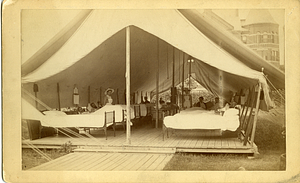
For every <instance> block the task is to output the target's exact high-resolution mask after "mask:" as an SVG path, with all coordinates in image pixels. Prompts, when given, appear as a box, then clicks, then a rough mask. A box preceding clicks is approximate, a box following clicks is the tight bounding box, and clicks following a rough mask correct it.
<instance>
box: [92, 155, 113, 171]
mask: <svg viewBox="0 0 300 183" xmlns="http://www.w3.org/2000/svg"><path fill="white" fill-rule="evenodd" d="M109 154H110V156H106V158H104V159H102V161H101V162H99V163H98V164H97V165H95V166H93V167H91V168H89V169H88V170H89V171H98V170H102V167H103V166H104V165H105V164H107V163H109V162H110V161H113V160H114V159H115V158H116V157H117V156H118V154H117V153H109Z"/></svg>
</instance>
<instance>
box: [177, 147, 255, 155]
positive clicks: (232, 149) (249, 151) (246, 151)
mask: <svg viewBox="0 0 300 183" xmlns="http://www.w3.org/2000/svg"><path fill="white" fill-rule="evenodd" d="M177 152H195V153H241V154H243V153H245V154H249V153H250V154H251V153H254V151H253V149H237V148H230V149H222V148H220V149H216V148H200V149H185V148H178V149H177Z"/></svg>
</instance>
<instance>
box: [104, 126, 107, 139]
mask: <svg viewBox="0 0 300 183" xmlns="http://www.w3.org/2000/svg"><path fill="white" fill-rule="evenodd" d="M104 134H105V139H106V140H107V132H106V127H105V128H104Z"/></svg>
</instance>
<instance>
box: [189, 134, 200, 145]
mask: <svg viewBox="0 0 300 183" xmlns="http://www.w3.org/2000/svg"><path fill="white" fill-rule="evenodd" d="M198 139H199V137H197V136H196V135H194V136H193V138H192V140H191V143H190V144H189V147H190V148H194V147H195V145H196V143H197V141H198Z"/></svg>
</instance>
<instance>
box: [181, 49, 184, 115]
mask: <svg viewBox="0 0 300 183" xmlns="http://www.w3.org/2000/svg"><path fill="white" fill-rule="evenodd" d="M183 90H184V53H183V52H182V85H181V108H182V109H183V107H184V105H183V103H184V101H183V100H184V95H183Z"/></svg>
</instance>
